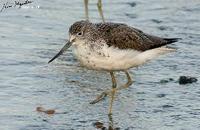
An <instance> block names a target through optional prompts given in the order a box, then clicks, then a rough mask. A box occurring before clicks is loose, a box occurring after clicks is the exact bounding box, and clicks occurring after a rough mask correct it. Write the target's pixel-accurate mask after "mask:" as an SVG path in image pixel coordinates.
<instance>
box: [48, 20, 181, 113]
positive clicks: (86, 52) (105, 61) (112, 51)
mask: <svg viewBox="0 0 200 130" xmlns="http://www.w3.org/2000/svg"><path fill="white" fill-rule="evenodd" d="M177 40H178V38H160V37H157V36H153V35H149V34H147V33H144V32H143V31H141V30H139V29H136V28H133V27H131V26H128V25H126V24H122V23H91V22H89V21H78V22H75V23H74V24H73V25H71V27H70V28H69V40H68V42H67V43H66V44H65V45H64V47H63V48H62V49H61V50H60V51H59V52H58V53H57V54H56V55H55V56H54V57H53V58H52V59H51V60H50V61H49V63H50V62H52V61H53V60H54V59H55V58H57V57H58V56H60V55H61V54H63V52H65V51H66V50H67V49H68V48H69V47H70V46H71V45H72V46H73V51H74V54H75V56H76V57H77V59H78V60H79V61H80V63H81V64H82V65H83V66H84V67H87V68H89V69H94V70H100V71H106V72H109V73H110V75H111V79H112V89H111V90H110V91H105V92H103V93H102V94H101V95H100V96H98V97H97V99H95V100H94V101H92V102H91V104H94V103H97V102H98V101H100V100H101V99H103V98H104V97H105V96H107V95H111V98H110V99H111V101H110V107H109V114H111V113H112V104H113V100H114V96H115V93H116V92H117V91H118V90H120V89H122V88H127V87H129V86H130V85H131V84H132V82H133V81H132V80H131V77H130V75H129V73H128V71H127V70H128V69H130V68H132V67H138V66H141V65H143V64H144V63H146V62H147V61H149V60H151V59H154V58H156V57H158V56H159V55H162V54H165V53H169V52H173V51H175V50H176V49H174V48H172V47H167V46H165V45H167V44H170V43H173V42H176V41H177ZM116 71H123V72H125V74H126V77H127V80H128V81H127V83H126V84H124V85H123V86H120V87H117V82H116V79H115V76H114V72H116Z"/></svg>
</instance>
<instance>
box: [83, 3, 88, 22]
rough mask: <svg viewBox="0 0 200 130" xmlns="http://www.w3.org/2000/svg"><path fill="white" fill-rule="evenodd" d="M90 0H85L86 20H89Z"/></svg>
mask: <svg viewBox="0 0 200 130" xmlns="http://www.w3.org/2000/svg"><path fill="white" fill-rule="evenodd" d="M88 1H89V0H84V5H85V17H86V20H89V15H88Z"/></svg>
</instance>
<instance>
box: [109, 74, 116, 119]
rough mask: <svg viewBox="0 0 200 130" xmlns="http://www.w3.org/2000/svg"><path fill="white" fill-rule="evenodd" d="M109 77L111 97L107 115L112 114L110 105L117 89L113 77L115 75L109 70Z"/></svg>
mask: <svg viewBox="0 0 200 130" xmlns="http://www.w3.org/2000/svg"><path fill="white" fill-rule="evenodd" d="M110 75H111V78H112V90H111V98H110V107H109V113H108V114H109V115H111V114H112V105H113V101H114V98H115V93H116V91H117V89H116V87H117V82H116V79H115V75H114V73H113V72H110Z"/></svg>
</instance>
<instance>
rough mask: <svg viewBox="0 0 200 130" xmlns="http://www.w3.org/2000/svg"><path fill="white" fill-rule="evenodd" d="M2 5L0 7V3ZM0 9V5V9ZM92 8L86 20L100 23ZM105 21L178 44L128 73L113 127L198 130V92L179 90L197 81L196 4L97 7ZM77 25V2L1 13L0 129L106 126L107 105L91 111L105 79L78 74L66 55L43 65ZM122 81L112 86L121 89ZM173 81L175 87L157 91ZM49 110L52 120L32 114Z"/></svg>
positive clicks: (158, 1)
mask: <svg viewBox="0 0 200 130" xmlns="http://www.w3.org/2000/svg"><path fill="white" fill-rule="evenodd" d="M3 2H4V1H3ZM3 2H2V1H1V2H0V5H2V3H3ZM96 2H97V1H90V5H89V9H90V12H89V15H90V19H91V21H93V22H98V21H101V19H100V17H99V15H98V11H97V8H96ZM103 9H104V14H105V18H106V21H111V22H123V23H127V24H129V25H131V26H134V27H137V28H140V29H141V30H143V31H145V32H147V33H151V34H154V35H158V36H163V37H180V38H182V40H181V41H180V42H178V43H175V44H173V45H172V46H173V47H176V48H178V50H177V52H176V53H171V54H168V55H165V56H162V57H159V58H158V59H157V60H153V61H151V62H149V63H148V64H146V65H145V66H142V67H140V68H137V69H131V70H130V73H131V76H132V77H133V79H134V81H135V82H134V84H133V85H132V86H131V87H130V88H128V89H126V90H122V91H120V92H119V93H118V94H117V98H116V101H115V102H114V106H113V113H114V114H113V123H114V124H113V125H114V127H115V128H120V129H121V130H198V129H200V102H199V101H200V87H199V86H200V84H199V82H197V83H194V84H189V85H179V84H178V83H177V82H176V80H177V79H178V78H179V76H181V75H190V76H194V77H197V78H198V79H199V78H200V77H199V72H200V62H199V56H200V52H199V50H200V47H199V41H200V1H199V0H190V1H188V0H176V1H174V0H148V1H145V0H135V1H133V0H131V1H130V0H114V1H106V0H104V1H103ZM80 19H84V6H83V1H82V0H73V1H64V0H57V1H53V0H48V1H45V0H41V1H37V0H34V2H33V4H29V5H24V6H22V8H21V9H16V8H10V9H6V10H4V11H3V12H1V13H0V30H1V33H0V82H1V84H0V88H1V91H0V129H1V130H39V129H41V130H45V129H48V130H51V129H52V130H53V129H56V130H64V129H66V130H94V129H96V128H95V126H94V123H95V122H100V123H103V124H104V126H105V127H108V126H109V122H110V121H109V119H108V117H107V111H108V106H109V105H108V104H109V100H108V99H106V100H104V101H102V102H100V103H98V104H95V105H90V104H89V102H90V101H91V100H92V99H94V98H95V97H96V95H98V94H100V93H101V92H102V91H103V90H106V89H108V88H110V86H111V81H110V76H109V74H108V73H106V72H97V71H93V70H87V69H85V68H82V67H80V66H79V64H78V62H77V61H76V59H75V58H74V57H73V54H72V52H71V50H69V51H68V52H67V53H66V54H65V55H63V56H62V57H60V58H59V59H57V60H56V61H54V62H53V63H52V64H47V62H48V60H49V59H50V58H52V56H54V55H55V53H56V52H57V51H58V50H59V49H60V48H61V47H62V46H63V45H64V43H65V40H66V39H67V38H68V34H67V31H68V28H69V26H70V25H71V24H72V23H73V22H75V21H77V20H80ZM124 76H125V75H124V74H123V73H117V77H118V78H117V80H118V81H119V82H120V83H121V84H122V83H124V82H126V81H125V79H124ZM169 78H173V79H174V81H170V82H167V83H160V81H161V80H165V79H169ZM38 106H42V107H44V108H47V109H55V110H56V113H55V114H54V115H47V114H44V113H40V112H37V111H36V108H37V107H38Z"/></svg>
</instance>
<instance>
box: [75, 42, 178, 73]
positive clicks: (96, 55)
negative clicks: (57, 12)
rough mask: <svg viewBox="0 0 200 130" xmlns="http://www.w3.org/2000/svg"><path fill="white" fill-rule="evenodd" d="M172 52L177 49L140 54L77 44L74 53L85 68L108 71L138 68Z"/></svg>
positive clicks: (105, 46) (128, 50)
mask: <svg viewBox="0 0 200 130" xmlns="http://www.w3.org/2000/svg"><path fill="white" fill-rule="evenodd" d="M172 51H175V49H171V48H165V47H160V48H155V49H151V50H147V51H144V52H140V51H137V50H133V49H123V50H121V49H118V48H114V47H108V46H107V45H106V44H103V46H102V44H101V45H100V46H92V47H91V46H90V47H89V46H88V45H86V44H79V45H77V44H76V45H75V46H74V53H75V55H76V57H77V59H78V60H79V61H80V63H81V64H82V65H83V66H85V67H87V68H89V69H95V70H106V71H118V70H127V69H129V68H132V67H137V66H139V65H142V64H144V63H145V62H147V61H149V60H151V59H154V58H156V57H158V56H159V55H161V54H165V53H168V52H172Z"/></svg>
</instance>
